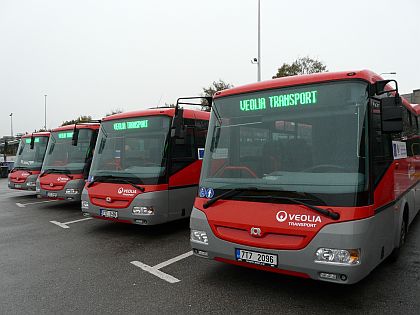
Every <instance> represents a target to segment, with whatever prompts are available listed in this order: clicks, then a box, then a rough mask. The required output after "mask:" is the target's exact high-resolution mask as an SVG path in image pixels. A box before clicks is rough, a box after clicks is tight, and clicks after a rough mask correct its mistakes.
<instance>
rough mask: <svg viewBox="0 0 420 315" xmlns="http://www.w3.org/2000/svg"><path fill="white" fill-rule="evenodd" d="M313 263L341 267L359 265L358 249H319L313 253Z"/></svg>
mask: <svg viewBox="0 0 420 315" xmlns="http://www.w3.org/2000/svg"><path fill="white" fill-rule="evenodd" d="M315 257H316V258H315V262H318V263H331V264H343V265H358V264H360V249H334V248H319V249H318V250H317V251H316V253H315Z"/></svg>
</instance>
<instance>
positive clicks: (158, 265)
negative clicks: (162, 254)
mask: <svg viewBox="0 0 420 315" xmlns="http://www.w3.org/2000/svg"><path fill="white" fill-rule="evenodd" d="M192 254H193V252H192V251H189V252H188V253H185V254H182V255H179V256H176V257H175V258H171V259H169V260H167V261H164V262H162V263H160V264H157V265H156V266H153V268H155V269H162V268H163V267H166V266H169V265H171V264H173V263H175V262H177V261H178V260H182V259H185V258H187V257H190V256H191V255H192Z"/></svg>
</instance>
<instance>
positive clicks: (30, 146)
mask: <svg viewBox="0 0 420 315" xmlns="http://www.w3.org/2000/svg"><path fill="white" fill-rule="evenodd" d="M34 147H35V137H34V136H32V137H31V144H30V145H29V148H30V149H31V150H33V149H34Z"/></svg>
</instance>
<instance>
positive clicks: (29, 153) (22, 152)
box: [9, 132, 50, 191]
mask: <svg viewBox="0 0 420 315" xmlns="http://www.w3.org/2000/svg"><path fill="white" fill-rule="evenodd" d="M49 137H50V133H49V132H35V133H32V134H26V135H23V136H22V138H21V139H20V143H19V147H18V150H17V153H16V158H15V163H14V167H13V169H12V170H11V172H10V173H9V188H11V189H19V190H32V191H35V188H36V180H37V178H38V175H39V173H40V172H41V167H42V162H43V160H44V156H45V151H46V149H47V144H48V139H49Z"/></svg>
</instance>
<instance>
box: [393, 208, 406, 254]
mask: <svg viewBox="0 0 420 315" xmlns="http://www.w3.org/2000/svg"><path fill="white" fill-rule="evenodd" d="M406 238H407V217H406V216H405V213H404V216H403V220H402V222H401V228H400V240H399V243H398V247H397V248H394V250H393V251H392V253H391V255H390V257H389V258H390V260H391V261H397V260H398V257H399V256H400V253H401V248H402V247H403V246H404V244H405V240H406Z"/></svg>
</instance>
